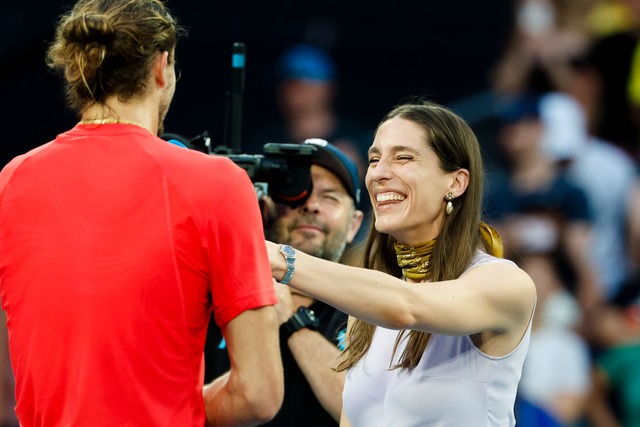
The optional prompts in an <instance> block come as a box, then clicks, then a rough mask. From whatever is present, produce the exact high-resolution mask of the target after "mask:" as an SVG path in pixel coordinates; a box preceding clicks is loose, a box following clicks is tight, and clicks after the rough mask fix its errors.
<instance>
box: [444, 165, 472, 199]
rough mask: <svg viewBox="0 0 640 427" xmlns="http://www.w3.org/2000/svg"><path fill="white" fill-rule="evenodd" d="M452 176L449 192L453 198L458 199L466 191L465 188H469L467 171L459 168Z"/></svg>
mask: <svg viewBox="0 0 640 427" xmlns="http://www.w3.org/2000/svg"><path fill="white" fill-rule="evenodd" d="M452 174H453V175H452V178H453V180H452V181H451V186H450V187H449V191H451V192H452V193H453V195H454V196H455V197H460V196H461V195H462V194H464V192H465V191H467V187H468V186H469V171H468V170H467V169H463V168H460V169H458V170H456V171H455V172H453V173H452Z"/></svg>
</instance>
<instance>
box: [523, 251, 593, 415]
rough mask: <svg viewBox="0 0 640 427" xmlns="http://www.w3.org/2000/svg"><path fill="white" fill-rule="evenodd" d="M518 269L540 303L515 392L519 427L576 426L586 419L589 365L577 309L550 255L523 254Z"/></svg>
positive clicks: (588, 354) (587, 348) (586, 346)
mask: <svg viewBox="0 0 640 427" xmlns="http://www.w3.org/2000/svg"><path fill="white" fill-rule="evenodd" d="M521 266H522V268H523V269H524V270H525V271H526V272H527V273H528V274H529V275H530V276H531V278H532V279H533V281H534V283H535V284H536V291H537V295H538V303H537V306H536V312H535V314H534V321H533V329H532V331H531V343H530V345H529V352H528V353H527V358H526V360H525V363H524V367H523V371H522V378H521V379H520V385H519V388H518V399H517V405H516V411H517V413H519V415H520V416H519V417H518V426H521V427H542V426H551V425H557V426H574V425H577V423H578V422H579V421H580V420H581V419H582V418H583V416H584V410H585V403H586V399H587V395H588V393H589V388H590V377H589V375H590V363H591V361H590V353H589V347H588V345H587V342H586V341H585V340H584V339H583V338H582V337H581V336H580V335H579V334H577V333H576V332H575V330H574V329H573V328H574V327H575V326H577V322H578V321H579V319H580V314H579V310H580V309H579V307H578V305H577V302H576V301H575V299H574V298H573V297H572V296H571V295H570V294H569V293H568V292H567V290H566V287H565V286H564V285H563V284H562V279H561V278H560V276H559V275H558V272H557V271H556V266H555V263H554V260H553V255H552V254H545V253H541V254H530V255H523V257H522V264H521ZM542 419H544V420H546V422H542V421H541V420H542Z"/></svg>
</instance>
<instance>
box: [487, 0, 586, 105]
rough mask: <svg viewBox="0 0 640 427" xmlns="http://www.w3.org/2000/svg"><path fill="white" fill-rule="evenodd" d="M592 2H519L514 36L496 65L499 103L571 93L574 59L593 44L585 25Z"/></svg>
mask: <svg viewBox="0 0 640 427" xmlns="http://www.w3.org/2000/svg"><path fill="white" fill-rule="evenodd" d="M591 3H593V0H516V1H515V2H514V4H513V8H514V9H513V14H514V23H513V28H512V33H511V36H510V38H509V41H508V45H507V46H506V48H505V50H504V52H503V54H502V57H501V58H500V59H499V60H498V61H497V63H496V64H495V67H494V70H493V73H492V76H491V77H492V86H493V89H494V90H495V92H496V93H497V95H498V96H499V97H502V96H514V95H520V94H523V93H525V92H538V93H543V92H546V91H548V90H568V88H569V87H570V86H571V85H572V73H573V70H572V68H571V59H572V58H574V57H577V56H579V55H581V54H583V53H584V52H585V50H586V48H587V47H588V44H589V40H590V38H589V35H588V32H587V31H586V27H585V25H584V19H585V17H586V15H587V14H588V11H589V6H590V4H591Z"/></svg>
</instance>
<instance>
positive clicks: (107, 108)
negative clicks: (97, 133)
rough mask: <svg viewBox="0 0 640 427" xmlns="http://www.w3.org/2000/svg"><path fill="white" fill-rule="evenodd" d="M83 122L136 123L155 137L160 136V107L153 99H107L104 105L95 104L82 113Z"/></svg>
mask: <svg viewBox="0 0 640 427" xmlns="http://www.w3.org/2000/svg"><path fill="white" fill-rule="evenodd" d="M82 120H84V121H91V120H114V121H122V122H130V123H136V124H138V125H140V126H142V127H144V128H145V129H147V130H148V131H149V132H151V133H152V134H153V135H157V134H158V107H157V105H156V106H155V110H154V103H153V100H152V99H149V98H145V99H140V98H135V99H133V100H130V101H127V102H122V101H120V100H118V99H117V97H115V96H114V97H111V98H109V99H107V101H106V102H105V103H104V104H94V105H91V106H89V107H88V108H87V109H85V110H84V111H83V112H82Z"/></svg>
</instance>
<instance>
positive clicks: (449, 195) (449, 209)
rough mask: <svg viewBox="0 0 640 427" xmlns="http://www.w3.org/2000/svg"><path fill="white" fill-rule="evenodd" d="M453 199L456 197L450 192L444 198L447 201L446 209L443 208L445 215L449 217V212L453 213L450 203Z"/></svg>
mask: <svg viewBox="0 0 640 427" xmlns="http://www.w3.org/2000/svg"><path fill="white" fill-rule="evenodd" d="M455 198H456V197H455V196H454V195H453V193H451V192H449V193H447V195H446V196H444V199H445V200H446V201H447V207H446V208H445V212H446V213H447V215H450V214H451V212H453V203H451V201H452V200H453V199H455Z"/></svg>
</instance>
